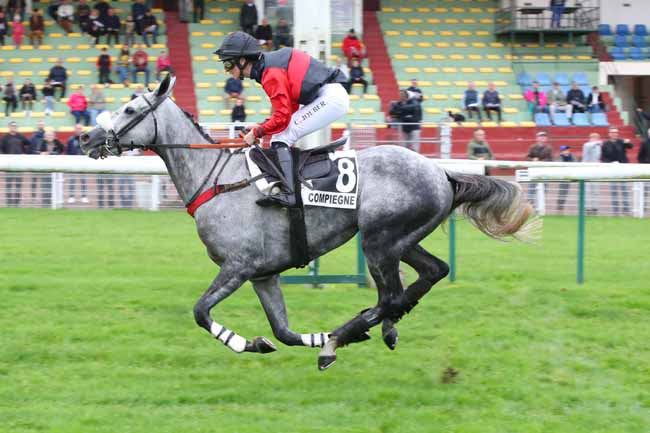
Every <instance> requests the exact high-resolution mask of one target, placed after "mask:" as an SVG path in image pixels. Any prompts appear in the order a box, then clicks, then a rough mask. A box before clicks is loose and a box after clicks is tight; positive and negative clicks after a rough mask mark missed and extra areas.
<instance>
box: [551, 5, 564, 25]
mask: <svg viewBox="0 0 650 433" xmlns="http://www.w3.org/2000/svg"><path fill="white" fill-rule="evenodd" d="M565 3H566V0H551V4H550V5H549V6H550V8H551V12H552V16H551V28H553V27H555V28H559V27H560V21H562V14H563V13H564V5H565Z"/></svg>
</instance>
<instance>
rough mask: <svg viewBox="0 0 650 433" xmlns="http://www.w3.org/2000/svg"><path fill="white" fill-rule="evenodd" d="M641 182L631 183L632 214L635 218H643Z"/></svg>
mask: <svg viewBox="0 0 650 433" xmlns="http://www.w3.org/2000/svg"><path fill="white" fill-rule="evenodd" d="M643 189H644V188H643V182H634V183H633V184H632V206H633V210H632V212H633V215H634V216H635V217H637V218H643V214H644V209H643V208H644V207H645V198H644V197H643V196H644V191H643Z"/></svg>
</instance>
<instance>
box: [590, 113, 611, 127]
mask: <svg viewBox="0 0 650 433" xmlns="http://www.w3.org/2000/svg"><path fill="white" fill-rule="evenodd" d="M591 123H592V124H593V125H594V126H609V122H608V121H607V115H606V114H605V113H592V115H591Z"/></svg>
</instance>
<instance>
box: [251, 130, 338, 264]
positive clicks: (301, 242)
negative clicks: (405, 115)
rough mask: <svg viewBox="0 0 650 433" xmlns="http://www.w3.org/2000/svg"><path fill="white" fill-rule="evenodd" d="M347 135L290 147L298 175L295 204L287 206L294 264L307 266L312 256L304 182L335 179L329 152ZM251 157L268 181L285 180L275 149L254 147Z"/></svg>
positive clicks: (316, 183)
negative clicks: (308, 146) (305, 147)
mask: <svg viewBox="0 0 650 433" xmlns="http://www.w3.org/2000/svg"><path fill="white" fill-rule="evenodd" d="M347 139H348V138H347V137H342V138H340V139H338V140H336V141H333V142H331V143H329V144H326V145H324V146H318V147H315V148H313V149H308V150H300V149H297V148H292V149H291V156H292V158H293V170H294V176H293V177H294V179H295V185H292V187H293V190H294V191H295V197H296V207H295V208H289V209H288V216H289V237H290V239H289V243H290V249H291V261H292V262H293V266H295V267H297V268H302V267H305V266H306V265H307V264H308V263H309V262H310V261H311V260H312V259H313V257H312V256H311V254H310V253H309V248H308V243H307V227H306V225H305V211H304V205H303V200H302V196H301V184H306V182H307V181H309V183H310V184H311V186H318V184H319V183H327V182H330V183H331V182H332V181H333V179H336V177H337V176H338V171H337V170H336V169H335V167H334V164H333V163H332V160H331V159H330V156H329V154H330V153H331V152H334V150H336V148H338V147H341V146H342V145H344V144H345V142H346V141H347ZM249 157H250V159H251V161H252V162H253V163H255V164H256V165H257V167H258V168H259V169H260V171H261V172H262V174H263V175H264V178H265V179H266V181H267V182H269V183H274V182H282V179H281V178H280V176H279V173H281V170H280V168H279V163H278V158H277V154H276V152H275V150H274V149H262V148H259V147H254V148H252V149H251V150H250V152H249ZM332 178H333V179H332Z"/></svg>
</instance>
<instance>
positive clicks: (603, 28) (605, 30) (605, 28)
mask: <svg viewBox="0 0 650 433" xmlns="http://www.w3.org/2000/svg"><path fill="white" fill-rule="evenodd" d="M598 33H599V34H600V36H611V35H612V28H611V27H610V26H609V24H599V25H598Z"/></svg>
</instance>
